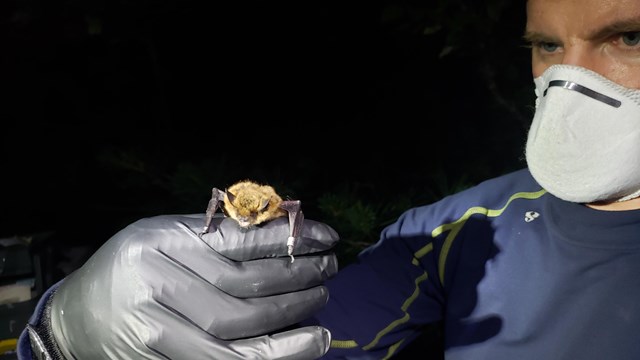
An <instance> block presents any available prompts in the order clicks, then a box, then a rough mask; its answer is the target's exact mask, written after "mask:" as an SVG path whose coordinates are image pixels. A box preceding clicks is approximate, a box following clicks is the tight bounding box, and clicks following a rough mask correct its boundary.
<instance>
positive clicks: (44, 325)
mask: <svg viewBox="0 0 640 360" xmlns="http://www.w3.org/2000/svg"><path fill="white" fill-rule="evenodd" d="M63 281H64V280H61V281H59V282H58V283H56V284H54V285H53V286H51V287H50V288H49V289H47V291H45V292H44V294H42V297H41V298H40V300H39V301H38V304H37V305H36V308H35V310H34V312H33V314H32V315H31V317H30V318H29V321H28V323H27V325H26V327H25V329H24V330H22V333H21V334H20V338H19V339H18V346H17V355H18V360H34V359H35V360H43V359H48V360H49V359H50V360H57V359H64V358H63V357H61V356H62V355H60V354H59V352H58V351H57V348H56V347H55V346H56V345H55V344H53V343H52V341H53V340H52V339H51V337H50V336H49V334H50V332H49V330H48V329H49V328H50V326H49V322H48V321H49V318H48V316H47V314H48V310H49V303H50V299H51V297H52V296H53V294H54V293H55V291H56V290H57V289H58V287H59V286H60V284H61V283H62V282H63Z"/></svg>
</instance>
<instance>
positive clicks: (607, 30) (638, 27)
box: [587, 17, 640, 40]
mask: <svg viewBox="0 0 640 360" xmlns="http://www.w3.org/2000/svg"><path fill="white" fill-rule="evenodd" d="M627 32H640V17H636V18H633V19H625V20H620V21H616V22H613V23H611V24H609V25H606V26H604V27H602V28H600V29H597V30H595V31H592V32H591V33H590V34H589V35H588V36H587V39H590V40H593V39H604V38H607V37H609V36H611V35H615V34H621V33H627Z"/></svg>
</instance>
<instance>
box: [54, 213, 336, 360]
mask: <svg viewBox="0 0 640 360" xmlns="http://www.w3.org/2000/svg"><path fill="white" fill-rule="evenodd" d="M213 224H214V225H215V227H214V228H213V229H211V232H210V233H208V234H205V235H203V236H202V238H200V237H198V233H199V232H200V231H201V230H202V226H203V225H204V217H203V215H187V216H178V215H175V216H174V215H167V216H158V217H153V218H147V219H143V220H140V221H137V222H135V223H133V224H132V225H130V226H128V227H126V228H125V229H123V230H122V231H120V232H119V233H117V234H116V235H115V236H114V237H112V238H111V239H110V240H109V241H107V242H106V243H105V244H104V245H103V246H102V247H101V248H100V249H99V250H98V251H97V252H96V253H95V254H94V255H93V256H92V257H91V258H90V259H89V260H88V261H87V262H86V263H85V264H84V265H83V266H82V267H81V268H79V269H78V270H77V271H75V272H74V273H73V274H71V275H70V276H68V278H67V279H66V280H65V281H64V282H63V283H62V285H61V286H60V287H59V289H58V290H57V291H56V293H55V294H54V295H53V300H52V305H51V329H52V333H53V335H54V338H55V340H56V342H57V344H58V345H59V347H60V348H61V351H62V353H63V354H64V355H65V357H66V358H67V359H81V360H89V359H91V360H97V359H110V360H113V359H136V360H138V359H163V360H166V359H174V360H183V359H315V358H318V357H320V356H322V355H323V354H324V353H325V352H326V351H327V349H328V347H329V343H330V334H329V332H328V331H327V330H326V329H323V328H321V327H317V326H311V327H302V328H295V326H292V325H294V324H296V323H298V322H299V321H301V320H303V319H305V318H308V317H309V316H310V315H311V314H313V313H314V312H316V311H317V310H319V309H320V308H321V307H322V306H324V305H325V303H326V301H327V298H328V292H327V289H326V288H325V287H324V286H322V283H323V281H324V280H325V279H327V278H328V277H330V276H332V275H333V274H335V272H336V271H337V260H336V258H335V256H334V255H333V254H332V253H331V252H330V249H331V248H332V247H333V246H334V245H335V243H336V241H337V240H338V235H337V234H336V232H335V231H334V230H333V229H331V228H330V227H329V226H327V225H325V224H322V223H319V222H315V221H312V220H308V219H305V220H304V225H303V229H302V232H301V237H300V238H299V239H298V241H297V243H296V245H295V252H294V255H296V257H295V261H294V262H293V263H292V262H291V259H290V258H289V257H288V256H287V246H286V242H287V237H288V235H289V225H288V224H289V223H288V220H287V219H286V218H278V219H276V220H273V221H271V222H268V223H265V224H263V225H261V226H260V227H257V228H255V229H251V230H242V229H240V228H239V226H238V225H237V224H236V222H235V221H234V220H232V219H229V218H224V220H223V219H222V218H216V219H214V222H213ZM305 254H306V255H305ZM286 327H289V328H288V330H283V328H286Z"/></svg>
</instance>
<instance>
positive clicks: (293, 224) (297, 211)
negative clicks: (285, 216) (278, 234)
mask: <svg viewBox="0 0 640 360" xmlns="http://www.w3.org/2000/svg"><path fill="white" fill-rule="evenodd" d="M280 207H281V208H282V209H284V210H286V211H287V212H288V213H289V238H288V239H287V254H288V255H289V256H290V257H291V262H293V260H294V258H293V246H294V245H295V241H296V238H297V237H298V236H299V235H300V232H301V231H302V221H303V220H304V214H303V213H302V208H301V203H300V200H285V201H283V202H282V203H280Z"/></svg>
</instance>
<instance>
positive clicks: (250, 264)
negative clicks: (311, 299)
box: [125, 224, 338, 298]
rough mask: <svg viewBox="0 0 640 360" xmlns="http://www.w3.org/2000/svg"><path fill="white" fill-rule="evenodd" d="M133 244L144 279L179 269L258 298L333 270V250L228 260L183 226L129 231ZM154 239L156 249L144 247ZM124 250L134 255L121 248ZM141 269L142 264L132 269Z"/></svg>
mask: <svg viewBox="0 0 640 360" xmlns="http://www.w3.org/2000/svg"><path fill="white" fill-rule="evenodd" d="M134 235H135V236H134V238H135V240H136V242H134V245H132V247H135V246H137V245H136V244H139V243H144V244H147V246H146V247H142V248H143V249H144V250H143V251H145V254H144V256H139V257H137V261H144V262H146V263H147V265H148V266H149V267H148V269H149V271H150V272H151V273H150V274H149V277H150V278H153V277H161V278H160V279H158V280H159V281H162V280H163V278H165V277H166V274H165V273H164V271H165V268H168V267H177V268H178V269H180V268H181V269H182V271H181V273H180V274H178V275H175V276H178V277H177V278H180V279H184V281H190V280H189V279H190V278H192V277H194V275H195V276H197V277H200V278H202V279H203V280H204V281H206V282H208V283H210V284H213V285H215V286H217V287H218V288H220V289H222V290H223V291H225V292H227V293H229V294H230V295H232V296H235V297H241V298H245V297H261V296H268V295H274V294H279V293H285V292H291V291H297V290H300V289H306V288H309V287H313V286H316V285H319V284H321V283H322V282H323V281H325V280H326V279H328V278H329V277H331V276H333V275H334V274H335V273H336V272H337V271H338V262H337V258H336V256H335V255H334V254H331V253H329V254H317V255H306V256H301V257H298V258H297V259H296V261H295V262H293V263H291V261H290V260H289V258H288V257H286V258H268V259H258V260H253V261H245V262H236V261H232V260H229V259H227V258H225V257H223V256H221V255H220V254H218V253H217V252H216V251H214V250H213V249H212V248H211V247H209V246H208V244H206V243H205V242H204V241H203V240H202V239H201V238H200V237H198V236H197V234H195V233H193V232H190V231H188V230H186V227H185V226H184V225H178V226H176V225H175V224H174V225H173V229H172V230H168V229H166V228H164V227H163V228H161V229H155V228H152V229H145V230H144V231H140V232H138V233H135V234H134ZM151 243H154V245H155V246H156V248H153V247H149V246H148V244H151ZM125 253H128V254H137V252H135V251H127V252H125ZM133 268H134V269H137V271H142V270H143V269H145V268H147V267H143V266H138V267H133Z"/></svg>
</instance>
